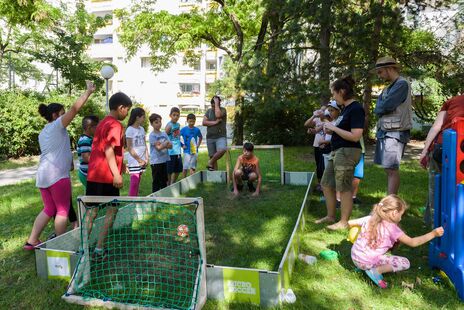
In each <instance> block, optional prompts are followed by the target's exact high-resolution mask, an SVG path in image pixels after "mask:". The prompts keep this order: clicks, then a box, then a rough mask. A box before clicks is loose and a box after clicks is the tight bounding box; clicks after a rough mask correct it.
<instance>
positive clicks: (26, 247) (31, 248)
mask: <svg viewBox="0 0 464 310" xmlns="http://www.w3.org/2000/svg"><path fill="white" fill-rule="evenodd" d="M41 243H42V241H40V240H39V241H38V242H37V243H35V244H30V243H29V242H26V243H25V244H24V246H23V249H24V250H26V251H34V250H35V248H36V247H37V246H38V245H39V244H41Z"/></svg>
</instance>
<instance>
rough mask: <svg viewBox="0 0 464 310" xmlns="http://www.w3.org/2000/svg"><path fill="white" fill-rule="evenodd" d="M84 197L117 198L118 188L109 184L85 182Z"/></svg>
mask: <svg viewBox="0 0 464 310" xmlns="http://www.w3.org/2000/svg"><path fill="white" fill-rule="evenodd" d="M85 195H86V196H119V188H116V187H114V186H113V184H109V183H98V182H91V181H87V188H86V191H85Z"/></svg>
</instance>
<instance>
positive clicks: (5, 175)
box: [0, 141, 424, 186]
mask: <svg viewBox="0 0 464 310" xmlns="http://www.w3.org/2000/svg"><path fill="white" fill-rule="evenodd" d="M423 146H424V143H423V142H415V141H411V143H409V144H408V145H407V147H406V150H405V152H404V157H403V159H405V160H411V159H414V160H418V159H419V155H420V153H421V152H422V148H423ZM374 150H375V145H367V146H366V161H367V162H372V160H373V156H374ZM74 167H76V168H77V167H79V162H78V161H75V162H74ZM36 173H37V165H36V166H31V167H23V168H16V169H10V170H3V171H0V186H5V185H12V184H16V183H19V182H22V181H26V180H30V179H34V178H35V174H36Z"/></svg>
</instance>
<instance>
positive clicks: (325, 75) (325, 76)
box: [319, 0, 332, 104]
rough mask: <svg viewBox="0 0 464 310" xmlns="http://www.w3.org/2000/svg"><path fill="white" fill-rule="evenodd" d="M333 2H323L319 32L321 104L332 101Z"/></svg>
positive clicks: (330, 0) (329, 0) (328, 0)
mask: <svg viewBox="0 0 464 310" xmlns="http://www.w3.org/2000/svg"><path fill="white" fill-rule="evenodd" d="M331 9H332V0H327V1H322V8H321V20H320V26H321V29H320V32H319V55H320V59H319V87H320V100H321V104H324V103H327V102H328V101H329V100H330V96H331V94H330V37H331V34H332V30H331V28H332V23H331Z"/></svg>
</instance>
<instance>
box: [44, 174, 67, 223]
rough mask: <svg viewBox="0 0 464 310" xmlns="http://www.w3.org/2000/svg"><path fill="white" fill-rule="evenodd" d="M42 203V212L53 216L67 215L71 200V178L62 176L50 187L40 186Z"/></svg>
mask: <svg viewBox="0 0 464 310" xmlns="http://www.w3.org/2000/svg"><path fill="white" fill-rule="evenodd" d="M40 194H41V195H42V200H43V203H44V209H43V212H44V213H45V214H46V215H47V216H49V217H53V216H56V215H59V216H65V217H68V213H69V201H71V180H70V179H69V178H64V179H61V180H59V181H58V182H56V183H55V184H53V185H52V186H50V187H47V188H40Z"/></svg>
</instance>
